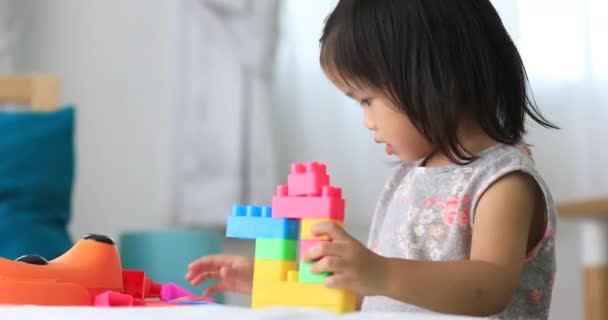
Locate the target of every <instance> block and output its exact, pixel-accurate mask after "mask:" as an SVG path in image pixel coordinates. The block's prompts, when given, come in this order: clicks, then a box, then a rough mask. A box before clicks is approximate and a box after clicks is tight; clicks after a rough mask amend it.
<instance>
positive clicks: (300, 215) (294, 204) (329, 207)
mask: <svg viewBox="0 0 608 320" xmlns="http://www.w3.org/2000/svg"><path fill="white" fill-rule="evenodd" d="M344 206H345V204H344V199H342V190H341V189H340V188H334V187H330V186H325V187H323V188H322V190H321V196H320V197H291V196H289V188H288V187H287V186H278V187H277V193H276V195H275V196H274V197H272V217H273V218H295V219H304V218H324V219H335V220H344Z"/></svg>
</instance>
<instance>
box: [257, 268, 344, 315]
mask: <svg viewBox="0 0 608 320" xmlns="http://www.w3.org/2000/svg"><path fill="white" fill-rule="evenodd" d="M297 273H298V272H289V273H288V276H287V281H282V282H255V281H254V282H253V294H252V297H251V301H252V307H253V308H261V307H269V306H299V307H322V308H323V309H325V310H330V311H334V312H339V313H345V312H351V311H354V310H355V302H356V296H355V294H354V292H352V291H349V290H344V289H329V288H326V287H324V286H323V285H322V284H318V283H299V282H295V281H294V280H295V279H297V278H298V275H297Z"/></svg>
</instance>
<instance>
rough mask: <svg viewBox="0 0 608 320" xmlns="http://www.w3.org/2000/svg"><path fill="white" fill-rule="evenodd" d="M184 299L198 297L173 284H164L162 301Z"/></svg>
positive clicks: (161, 294) (161, 292) (161, 295)
mask: <svg viewBox="0 0 608 320" xmlns="http://www.w3.org/2000/svg"><path fill="white" fill-rule="evenodd" d="M184 297H196V295H194V294H193V293H191V292H190V291H188V290H186V289H184V288H182V287H180V286H178V285H177V284H175V283H173V282H169V283H167V284H164V285H163V286H162V287H161V289H160V300H161V301H171V300H175V299H179V298H184Z"/></svg>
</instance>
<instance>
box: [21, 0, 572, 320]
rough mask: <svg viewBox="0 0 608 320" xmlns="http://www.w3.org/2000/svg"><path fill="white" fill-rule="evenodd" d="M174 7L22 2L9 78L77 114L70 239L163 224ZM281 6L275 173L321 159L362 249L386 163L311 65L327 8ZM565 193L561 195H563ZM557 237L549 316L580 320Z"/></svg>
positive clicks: (543, 159)
mask: <svg viewBox="0 0 608 320" xmlns="http://www.w3.org/2000/svg"><path fill="white" fill-rule="evenodd" d="M175 3H176V1H175V0H128V1H120V2H119V1H110V0H87V1H82V0H53V1H38V0H20V4H21V5H22V6H23V8H22V13H23V14H25V15H26V16H27V22H26V23H24V24H23V26H22V27H23V36H24V38H23V42H22V46H21V47H20V50H19V52H20V55H19V57H18V59H17V61H16V62H17V70H18V71H20V72H26V71H44V72H52V73H55V74H58V75H59V76H60V77H61V78H62V80H63V99H62V100H63V101H64V102H73V103H76V105H77V108H78V118H77V122H78V128H77V157H78V164H77V180H76V185H75V187H76V189H75V199H74V204H73V208H74V219H73V224H72V225H71V230H72V232H73V234H74V235H75V236H79V235H82V234H84V233H89V232H97V233H104V234H108V235H111V236H116V235H117V234H118V233H119V232H120V231H121V230H125V229H149V228H162V227H166V226H167V225H168V221H169V220H168V216H169V212H168V211H169V190H170V172H169V165H170V160H171V158H170V154H171V139H172V131H171V130H172V129H171V128H172V127H171V126H172V123H173V118H172V113H171V101H172V99H173V97H172V94H173V90H172V85H173V83H174V80H175V77H174V72H175V70H176V69H175V68H176V65H175V59H176V54H175V52H174V46H175V44H176V41H177V38H176V30H177V29H176V28H177V27H176V21H175V20H176V19H175V14H176V12H175ZM283 4H284V10H286V11H285V12H286V13H287V17H288V18H286V19H284V21H283V26H284V27H285V29H284V30H283V41H284V42H283V43H282V44H281V48H280V51H279V61H280V67H279V68H278V73H277V94H276V106H275V114H274V117H275V125H276V127H275V128H274V129H275V132H276V134H277V137H278V143H279V145H278V149H279V150H280V152H279V154H278V163H279V164H280V167H279V171H278V172H279V176H280V177H281V180H283V181H284V180H285V174H286V173H287V170H288V167H289V164H290V163H291V162H294V161H309V160H318V161H323V162H326V163H327V164H328V167H329V171H330V174H331V176H332V179H333V182H334V184H336V185H338V186H342V187H345V190H344V195H345V197H346V198H347V201H348V204H347V207H348V208H349V211H348V218H347V222H346V226H347V228H348V229H349V230H351V231H353V232H354V233H355V235H356V236H357V237H358V238H359V239H362V240H363V239H364V238H365V236H366V231H367V228H368V226H367V222H368V219H369V216H370V215H371V212H372V210H373V207H374V202H375V199H376V197H377V196H378V193H379V190H380V189H381V187H382V185H383V183H384V181H385V179H386V178H387V176H388V175H389V174H390V172H391V171H392V169H391V164H390V162H389V161H388V160H387V159H386V158H385V157H384V156H383V150H382V148H381V147H380V146H376V145H375V144H374V143H373V141H372V136H371V135H370V134H369V133H368V132H367V131H366V129H364V128H363V125H362V123H361V119H360V114H359V112H360V111H359V109H358V107H357V106H356V105H355V104H354V103H351V102H349V101H347V100H346V99H345V98H343V97H342V96H341V95H340V94H339V93H338V92H336V91H335V89H333V88H332V87H331V86H330V84H329V83H328V82H327V81H326V80H325V79H324V76H323V75H322V73H321V70H320V69H319V67H318V62H317V48H318V47H317V40H318V36H319V32H320V23H319V21H322V19H323V18H324V16H325V15H326V14H327V13H328V12H329V10H330V6H331V2H330V1H326V2H323V4H322V5H314V6H313V5H310V4H309V3H307V2H303V1H299V0H286V1H284V2H283ZM295 12H297V13H298V14H295ZM548 114H549V115H551V114H550V112H548ZM556 120H558V121H559V122H562V120H564V121H567V119H556ZM562 123H563V122H562ZM551 139H552V140H553V141H556V140H559V136H558V138H556V137H553V138H551ZM537 152H538V153H539V158H540V160H539V162H540V169H541V171H543V172H544V173H547V174H548V175H549V176H548V177H547V180H548V181H549V183H550V184H560V185H561V186H563V184H562V183H561V179H560V176H559V172H560V170H561V168H559V167H556V166H554V165H552V161H550V159H551V157H552V156H554V155H553V154H552V153H553V149H552V146H551V145H544V147H543V145H542V144H541V145H539V148H538V150H537ZM567 191H568V189H567V188H566V187H558V193H559V196H560V197H561V196H564V195H567ZM559 231H560V234H559V239H558V241H559V244H558V264H559V267H560V269H559V273H558V279H557V283H556V290H555V299H554V301H553V311H552V316H551V318H552V319H577V318H580V314H581V308H582V306H581V302H580V296H579V292H581V291H580V290H581V288H580V278H579V276H580V273H579V269H578V261H580V257H579V254H578V251H579V242H578V228H577V226H576V225H575V224H573V223H568V222H562V223H561V225H560V230H559ZM228 250H229V251H230V252H251V246H250V243H242V242H230V243H229V247H228ZM240 298H241V299H238V300H234V301H238V302H239V303H246V301H247V298H243V297H240Z"/></svg>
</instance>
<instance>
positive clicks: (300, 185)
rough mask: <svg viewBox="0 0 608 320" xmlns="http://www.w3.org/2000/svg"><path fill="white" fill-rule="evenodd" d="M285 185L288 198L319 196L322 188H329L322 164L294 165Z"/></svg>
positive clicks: (327, 177)
mask: <svg viewBox="0 0 608 320" xmlns="http://www.w3.org/2000/svg"><path fill="white" fill-rule="evenodd" d="M287 185H288V187H289V195H290V196H309V195H312V196H319V195H321V192H322V189H323V187H325V186H329V176H328V175H327V172H326V169H325V165H324V164H322V163H318V162H309V163H307V164H306V165H304V164H301V163H294V164H292V165H291V173H290V174H289V175H288V176H287Z"/></svg>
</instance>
